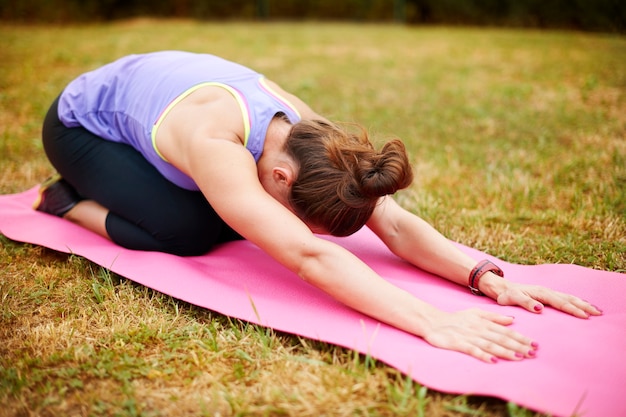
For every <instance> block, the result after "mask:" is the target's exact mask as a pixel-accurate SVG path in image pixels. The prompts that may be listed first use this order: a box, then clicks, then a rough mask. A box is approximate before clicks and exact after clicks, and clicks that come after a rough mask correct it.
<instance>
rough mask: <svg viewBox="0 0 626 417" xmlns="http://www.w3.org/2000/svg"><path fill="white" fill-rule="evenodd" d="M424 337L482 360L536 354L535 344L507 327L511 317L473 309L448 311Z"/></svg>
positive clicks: (518, 357)
mask: <svg viewBox="0 0 626 417" xmlns="http://www.w3.org/2000/svg"><path fill="white" fill-rule="evenodd" d="M450 316H451V320H446V322H445V323H443V325H442V326H440V327H438V328H437V329H436V331H435V332H434V333H433V334H429V335H425V337H424V338H425V339H426V340H427V341H428V342H429V343H431V344H432V345H434V346H439V347H443V348H446V349H452V350H456V351H459V352H463V353H466V354H468V355H471V356H473V357H475V358H477V359H480V360H481V361H483V362H486V363H497V362H498V360H500V359H505V360H512V361H518V360H522V359H525V358H532V357H534V356H535V355H536V352H537V348H538V345H537V344H536V343H534V342H533V341H532V340H531V339H529V338H527V337H525V336H523V335H521V334H520V333H517V332H516V331H513V330H511V329H509V328H508V327H506V326H508V325H509V324H511V323H512V321H513V318H512V317H510V316H503V315H500V314H496V313H491V312H486V311H481V310H477V309H472V310H465V311H462V312H457V313H453V314H451V315H450Z"/></svg>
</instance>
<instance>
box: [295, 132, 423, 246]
mask: <svg viewBox="0 0 626 417" xmlns="http://www.w3.org/2000/svg"><path fill="white" fill-rule="evenodd" d="M285 151H286V152H287V153H288V154H289V155H290V156H291V157H292V158H293V159H294V161H295V162H296V163H297V164H298V173H297V175H296V179H295V181H294V182H293V184H292V188H291V194H290V196H289V199H290V203H291V205H292V206H293V208H294V210H295V212H296V214H297V215H298V216H299V217H300V218H301V219H302V220H303V221H305V222H306V223H308V224H311V225H315V226H317V227H322V228H323V229H324V230H326V231H328V232H329V233H330V234H332V235H334V236H348V235H351V234H352V233H354V232H356V231H357V230H359V229H360V228H361V227H363V225H364V224H365V222H367V220H368V219H369V218H370V216H371V215H372V212H373V211H374V208H375V207H376V204H377V202H378V200H379V198H380V197H382V196H385V195H388V194H393V193H395V192H396V191H397V190H399V189H402V188H406V187H408V186H409V185H410V184H411V181H412V180H413V172H412V170H411V166H410V164H409V161H408V157H407V154H406V149H405V147H404V144H403V143H402V142H401V141H400V140H399V139H394V140H391V141H390V142H388V143H386V144H385V145H384V146H383V148H382V150H380V151H377V150H375V149H374V147H373V146H372V144H371V143H370V141H369V139H368V136H367V133H366V132H365V130H364V129H361V131H360V134H355V133H351V132H348V131H347V130H345V129H342V128H340V127H339V126H337V125H335V124H332V123H328V122H325V121H320V120H303V121H300V122H298V123H296V124H295V125H294V126H293V127H292V129H291V133H290V135H289V137H288V138H287V141H286V143H285Z"/></svg>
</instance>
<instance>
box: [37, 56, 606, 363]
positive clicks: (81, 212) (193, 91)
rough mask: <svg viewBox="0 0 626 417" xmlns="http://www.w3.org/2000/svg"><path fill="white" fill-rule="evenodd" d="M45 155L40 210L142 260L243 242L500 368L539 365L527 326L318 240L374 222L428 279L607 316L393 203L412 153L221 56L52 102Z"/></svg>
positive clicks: (117, 77)
mask: <svg viewBox="0 0 626 417" xmlns="http://www.w3.org/2000/svg"><path fill="white" fill-rule="evenodd" d="M43 142H44V147H45V150H46V153H47V155H48V157H49V159H50V161H51V162H52V164H53V165H54V166H55V168H56V169H57V171H58V172H59V174H60V177H56V178H54V179H52V180H51V181H48V182H46V183H44V184H43V185H42V187H41V190H40V199H39V201H38V202H36V203H35V208H36V209H38V210H40V211H44V212H47V213H50V214H54V215H57V216H60V217H64V218H66V219H67V220H70V221H72V222H74V223H77V224H80V225H82V226H84V227H86V228H88V229H90V230H92V231H95V232H97V233H99V234H100V235H102V236H105V237H107V238H109V239H111V240H112V241H113V242H115V243H117V244H119V245H121V246H124V247H127V248H131V249H139V250H155V251H164V252H169V253H174V254H178V255H197V254H202V253H205V252H207V251H209V250H210V248H211V247H212V246H213V245H215V244H216V243H220V242H225V241H228V240H232V239H238V238H241V237H243V238H245V239H248V240H250V241H251V242H253V243H254V244H256V245H257V246H259V247H260V248H261V249H262V250H264V251H265V252H267V253H268V254H269V255H271V256H272V257H273V258H275V259H276V260H277V261H278V262H280V263H281V264H283V265H284V266H286V267H287V268H289V269H290V270H291V271H293V272H295V273H297V274H298V276H300V277H301V278H302V279H303V280H305V281H307V282H309V283H311V284H312V285H315V286H316V287H318V288H320V289H321V290H323V291H325V292H327V293H328V294H330V295H331V296H333V297H335V298H336V299H337V300H339V301H341V302H343V303H345V304H346V305H348V306H350V307H352V308H354V309H356V310H358V311H361V312H363V313H365V314H368V315H370V316H372V317H374V318H376V319H378V320H380V321H383V322H385V323H388V324H390V325H393V326H395V327H397V328H400V329H402V330H405V331H407V332H410V333H412V334H415V335H417V336H420V337H423V338H424V339H425V340H426V341H427V342H429V343H431V344H432V345H434V346H438V347H441V348H446V349H452V350H456V351H460V352H464V353H467V354H469V355H472V356H474V357H476V358H478V359H480V360H483V361H485V362H496V361H497V359H498V358H503V359H509V360H521V359H523V358H530V357H533V356H534V355H535V354H536V350H537V348H538V345H537V343H536V342H534V341H532V340H530V339H529V338H527V337H525V336H523V335H521V334H519V333H517V332H515V331H513V330H511V329H509V328H507V327H506V326H507V325H509V324H511V323H512V320H513V319H512V318H511V317H508V316H503V315H499V314H495V313H490V312H485V311H479V310H468V311H461V312H454V313H448V312H443V311H440V310H438V309H436V308H435V307H433V306H430V305H428V304H426V303H424V302H422V301H420V300H418V299H416V298H415V297H413V296H412V295H410V294H409V293H407V292H405V291H403V290H401V289H399V288H397V287H395V286H393V285H391V284H390V283H388V282H387V281H385V280H383V279H382V278H381V277H379V276H378V275H377V274H376V273H375V272H374V271H372V270H371V269H370V268H368V267H367V266H366V265H365V264H364V263H363V262H361V261H360V260H359V259H357V258H356V257H355V256H354V255H352V254H351V253H350V252H348V251H347V250H345V249H343V248H342V247H340V246H338V245H336V244H334V243H331V242H329V241H327V240H324V239H320V238H318V237H317V236H316V235H315V234H314V233H317V234H332V235H335V236H346V235H349V234H351V233H353V232H355V231H357V230H358V229H360V228H361V227H362V226H363V225H367V226H368V227H369V228H370V229H371V230H372V231H374V233H376V234H377V235H378V236H379V237H380V239H382V241H383V242H384V243H385V244H386V245H387V246H388V247H389V248H390V249H391V250H392V251H393V252H394V253H395V254H397V255H398V256H400V257H402V258H404V259H405V260H407V261H409V262H410V263H412V264H414V265H415V266H416V267H418V268H422V269H424V270H427V271H429V272H432V273H434V274H437V275H439V276H441V277H443V278H445V279H448V280H450V281H453V282H455V283H457V284H459V285H467V286H469V287H470V290H471V292H472V293H474V294H477V295H486V296H488V297H490V298H492V299H494V300H496V301H497V302H498V303H499V304H501V305H519V306H521V307H523V308H526V309H527V310H529V311H532V312H535V313H540V312H541V311H542V309H543V307H544V305H551V306H553V307H554V308H557V309H559V310H562V311H564V312H566V313H569V314H572V315H574V316H576V317H580V318H588V317H589V316H590V315H599V314H601V312H600V311H599V310H598V309H597V308H595V307H594V306H592V305H590V304H589V303H587V302H584V301H582V300H580V299H579V298H577V297H574V296H571V295H566V294H562V293H558V292H555V291H552V290H549V289H546V288H543V287H539V286H529V285H521V284H516V283H512V282H510V281H507V280H506V279H504V278H503V277H502V275H503V274H502V271H500V269H499V268H498V267H497V266H495V265H493V264H491V263H490V262H480V263H479V264H478V265H477V264H476V262H475V261H474V260H473V259H472V258H470V257H469V256H467V255H465V254H464V253H462V252H461V251H459V250H458V249H456V247H455V246H454V245H452V244H451V243H450V242H449V241H448V240H447V239H446V238H444V237H443V236H442V235H441V234H439V233H438V232H437V231H435V230H434V229H433V228H432V227H431V226H429V225H428V224H427V223H426V222H424V221H423V220H422V219H420V218H419V217H417V216H415V215H413V214H410V213H409V212H407V211H405V210H404V209H402V208H401V207H399V206H398V205H397V204H396V203H395V202H394V200H393V199H392V198H391V197H385V196H388V195H391V194H393V193H395V192H396V191H397V190H399V189H402V188H405V187H407V186H408V185H409V184H410V183H411V180H412V174H411V169H410V165H409V163H408V159H407V155H406V152H405V149H404V146H403V145H402V143H401V142H400V141H399V140H394V141H391V142H389V143H387V144H386V145H385V146H384V147H383V148H382V150H381V151H376V150H375V149H373V147H372V145H371V144H370V143H369V141H368V139H367V137H366V135H365V133H362V134H354V133H350V132H347V131H345V130H343V129H341V128H340V127H338V126H336V125H335V124H333V123H331V122H329V121H328V120H326V119H324V118H323V117H321V116H319V115H318V114H316V113H315V112H314V111H313V110H311V109H310V108H309V107H308V106H307V105H306V104H305V103H303V102H302V101H301V100H299V99H298V98H297V97H295V96H293V95H291V94H289V93H287V92H285V91H284V90H283V89H281V88H280V87H279V86H278V85H276V84H275V83H273V82H271V81H269V80H267V79H265V78H264V77H263V76H262V75H260V74H258V73H256V72H254V71H252V70H250V69H248V68H245V67H243V66H240V65H238V64H235V63H232V62H229V61H225V60H223V59H220V58H218V57H215V56H211V55H202V54H191V53H185V52H176V51H165V52H157V53H151V54H145V55H133V56H128V57H125V58H122V59H120V60H118V61H116V62H113V63H111V64H109V65H106V66H104V67H102V68H99V69H97V70H95V71H92V72H89V73H86V74H83V75H82V76H80V77H79V78H77V79H76V80H74V81H72V82H71V83H70V84H69V85H68V86H67V88H66V89H65V90H64V91H63V93H62V94H61V96H60V97H59V98H58V99H57V100H56V101H55V103H54V104H53V105H52V107H51V109H50V111H49V113H48V115H47V117H46V120H45V122H44V128H43ZM61 177H62V179H61Z"/></svg>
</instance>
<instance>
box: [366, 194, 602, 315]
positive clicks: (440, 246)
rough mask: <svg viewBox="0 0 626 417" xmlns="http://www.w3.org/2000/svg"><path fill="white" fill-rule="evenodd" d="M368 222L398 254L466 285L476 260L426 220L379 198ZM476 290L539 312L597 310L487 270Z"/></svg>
mask: <svg viewBox="0 0 626 417" xmlns="http://www.w3.org/2000/svg"><path fill="white" fill-rule="evenodd" d="M368 226H369V227H370V229H372V231H374V233H376V234H377V235H378V236H379V237H380V238H381V240H382V241H383V242H385V244H386V245H387V246H388V247H389V248H390V249H391V251H392V252H394V253H395V254H396V255H398V256H400V257H401V258H403V259H405V260H407V261H408V262H410V263H412V264H413V265H415V266H417V267H419V268H421V269H424V270H426V271H429V272H432V273H434V274H436V275H438V276H441V277H443V278H446V279H448V280H450V281H452V282H455V283H457V284H459V285H464V286H467V285H468V277H469V274H470V271H471V270H472V269H473V268H474V266H476V263H477V261H478V260H474V259H472V258H471V257H469V256H468V255H466V254H465V253H463V252H462V251H460V250H459V249H458V248H457V247H456V246H454V245H453V244H452V243H451V242H450V241H449V240H448V239H446V238H445V237H444V236H443V235H441V233H439V232H438V231H437V230H435V229H434V228H433V227H432V226H431V225H430V224H428V223H427V222H425V221H424V220H422V219H421V218H420V217H418V216H416V215H414V214H412V213H410V212H408V211H406V210H405V209H403V208H402V207H400V206H399V205H398V204H397V203H396V202H395V201H394V200H393V198H391V197H385V198H384V199H382V200H381V203H380V204H379V206H377V208H376V210H375V211H374V214H373V215H372V217H371V219H370V221H369V222H368ZM479 290H480V291H481V292H483V293H484V294H485V295H487V296H488V297H490V298H493V299H494V300H496V301H497V302H498V303H499V304H502V305H519V306H522V307H524V308H526V309H527V310H529V311H532V312H534V313H540V312H541V311H542V309H543V305H544V304H548V305H551V306H553V307H554V308H557V309H559V310H562V311H564V312H567V313H569V314H572V315H574V316H576V317H580V318H587V317H589V316H590V315H599V314H601V312H600V310H598V309H597V308H596V307H594V306H592V305H591V304H589V303H587V302H585V301H582V300H581V299H579V298H578V297H574V296H572V295H568V294H563V293H559V292H557V291H553V290H550V289H548V288H545V287H541V286H531V285H521V284H516V283H512V282H510V281H508V280H506V279H502V278H501V277H499V276H497V275H495V274H493V273H491V272H489V273H487V274H485V275H484V276H483V278H482V279H481V280H480V282H479ZM468 292H469V290H468Z"/></svg>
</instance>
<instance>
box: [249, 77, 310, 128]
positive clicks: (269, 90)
mask: <svg viewBox="0 0 626 417" xmlns="http://www.w3.org/2000/svg"><path fill="white" fill-rule="evenodd" d="M259 83H260V84H261V85H262V86H263V88H265V90H266V91H267V92H268V93H270V94H272V95H273V96H274V97H275V98H277V99H278V100H280V101H282V102H283V103H284V104H285V105H286V106H287V107H289V108H290V109H291V110H292V111H293V112H294V113H295V114H296V115H298V118H300V119H302V116H301V115H300V112H299V111H298V109H297V108H296V106H294V105H293V104H291V102H290V101H289V100H287V99H286V98H285V97H283V96H282V95H280V94H278V93H277V92H276V90H274V89H273V88H272V87H270V85H269V84H268V83H267V81H266V80H265V77H261V78H259Z"/></svg>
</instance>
